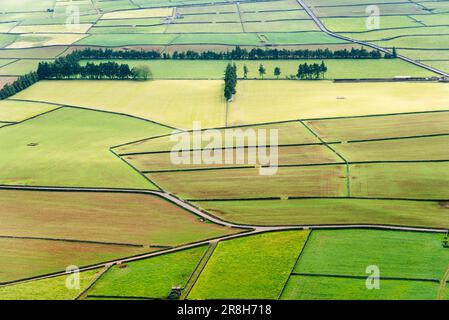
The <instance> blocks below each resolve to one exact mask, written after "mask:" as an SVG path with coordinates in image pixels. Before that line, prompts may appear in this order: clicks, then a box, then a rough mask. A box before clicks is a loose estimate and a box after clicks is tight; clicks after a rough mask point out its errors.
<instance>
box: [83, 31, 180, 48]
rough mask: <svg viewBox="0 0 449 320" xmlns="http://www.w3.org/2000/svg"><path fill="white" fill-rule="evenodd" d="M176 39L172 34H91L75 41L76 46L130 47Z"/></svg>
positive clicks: (163, 42) (163, 43) (166, 42)
mask: <svg viewBox="0 0 449 320" xmlns="http://www.w3.org/2000/svg"><path fill="white" fill-rule="evenodd" d="M175 38H176V35H174V34H138V33H136V34H132V33H128V34H116V35H114V36H113V37H111V36H110V35H108V34H93V35H90V36H88V37H86V38H83V39H81V40H79V41H77V43H76V44H78V45H85V46H105V47H119V46H131V45H165V44H169V43H170V42H171V41H173V39H175Z"/></svg>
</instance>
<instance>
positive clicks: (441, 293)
mask: <svg viewBox="0 0 449 320" xmlns="http://www.w3.org/2000/svg"><path fill="white" fill-rule="evenodd" d="M448 279H449V266H448V268H447V269H446V272H445V273H444V275H443V278H442V279H441V280H440V286H439V288H438V293H437V300H443V299H444V290H445V289H446V285H447V281H448Z"/></svg>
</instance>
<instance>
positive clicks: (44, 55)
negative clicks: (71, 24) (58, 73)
mask: <svg viewBox="0 0 449 320" xmlns="http://www.w3.org/2000/svg"><path fill="white" fill-rule="evenodd" d="M66 49H67V47H64V46H55V47H48V48H30V49H2V50H0V58H2V59H3V58H6V59H24V58H29V59H52V58H55V57H56V56H58V55H60V54H62V53H63V52H64V51H65V50H66Z"/></svg>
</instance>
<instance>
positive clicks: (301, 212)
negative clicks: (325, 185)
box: [194, 199, 449, 228]
mask: <svg viewBox="0 0 449 320" xmlns="http://www.w3.org/2000/svg"><path fill="white" fill-rule="evenodd" d="M194 204H195V205H197V206H199V207H201V208H203V209H204V210H207V211H208V212H210V213H211V214H213V215H214V216H217V217H219V218H221V219H223V220H226V221H232V222H234V223H240V224H253V225H321V224H386V225H396V226H414V227H431V228H448V227H449V223H448V221H449V220H448V218H449V209H448V207H447V206H446V205H445V202H436V201H408V200H375V199H289V200H245V201H238V200H237V201H200V202H194Z"/></svg>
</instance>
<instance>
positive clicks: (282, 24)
mask: <svg viewBox="0 0 449 320" xmlns="http://www.w3.org/2000/svg"><path fill="white" fill-rule="evenodd" d="M244 27H245V31H246V32H272V31H279V32H293V31H299V32H300V31H318V30H319V29H318V27H317V26H316V24H315V22H313V20H289V21H265V22H245V23H244Z"/></svg>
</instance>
